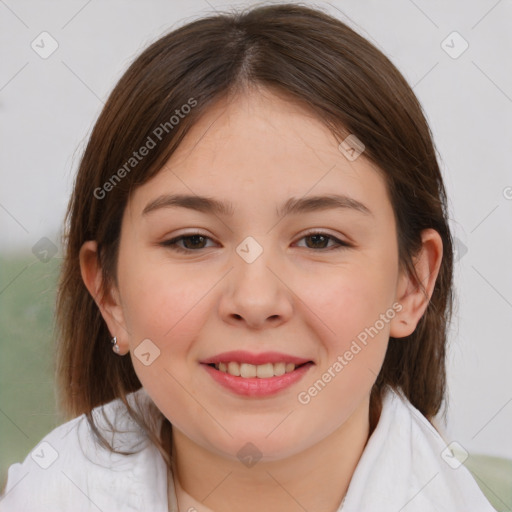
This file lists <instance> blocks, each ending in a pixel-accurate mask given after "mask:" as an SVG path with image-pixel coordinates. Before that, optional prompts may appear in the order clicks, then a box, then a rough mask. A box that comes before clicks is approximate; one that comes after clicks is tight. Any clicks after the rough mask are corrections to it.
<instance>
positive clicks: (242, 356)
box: [200, 350, 310, 365]
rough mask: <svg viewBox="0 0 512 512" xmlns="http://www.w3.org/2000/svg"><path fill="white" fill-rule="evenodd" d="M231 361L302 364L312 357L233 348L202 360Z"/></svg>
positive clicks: (207, 361) (209, 362)
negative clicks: (251, 351) (256, 352)
mask: <svg viewBox="0 0 512 512" xmlns="http://www.w3.org/2000/svg"><path fill="white" fill-rule="evenodd" d="M231 361H235V362H237V363H248V364H254V365H258V364H265V363H293V364H295V365H300V364H304V363H307V362H309V361H310V359H304V358H301V357H295V356H291V355H289V354H283V353H281V352H260V353H259V354H251V353H250V352H245V351H244V350H233V351H231V352H223V353H222V354H218V355H216V356H213V357H210V358H208V359H205V360H204V361H200V362H201V363H203V364H212V363H229V362H231Z"/></svg>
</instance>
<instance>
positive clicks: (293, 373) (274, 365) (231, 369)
mask: <svg viewBox="0 0 512 512" xmlns="http://www.w3.org/2000/svg"><path fill="white" fill-rule="evenodd" d="M314 365H315V363H314V362H313V361H311V360H308V359H304V358H299V357H294V356H290V355H287V354H281V353H277V352H265V353H260V354H251V353H249V352H242V351H234V352H226V353H224V354H219V355H217V356H214V357H212V358H209V359H207V360H204V361H201V366H202V367H203V368H204V369H205V370H206V371H207V373H208V374H209V375H210V377H211V378H212V379H213V380H214V381H215V382H217V383H218V384H220V385H221V386H222V387H223V388H224V389H227V390H229V391H230V392H233V393H235V394H237V395H242V396H245V397H265V396H269V395H274V394H276V393H278V392H279V391H281V390H284V389H286V388H289V387H290V386H292V385H293V384H295V383H296V382H298V381H299V380H300V379H302V377H303V376H304V375H305V374H306V373H307V371H308V370H309V369H310V368H311V367H312V366H314Z"/></svg>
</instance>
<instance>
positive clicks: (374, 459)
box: [0, 5, 493, 512]
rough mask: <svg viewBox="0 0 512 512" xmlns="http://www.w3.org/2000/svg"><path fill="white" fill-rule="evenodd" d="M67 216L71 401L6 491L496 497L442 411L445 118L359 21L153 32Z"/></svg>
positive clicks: (166, 499)
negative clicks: (441, 127) (434, 119)
mask: <svg viewBox="0 0 512 512" xmlns="http://www.w3.org/2000/svg"><path fill="white" fill-rule="evenodd" d="M67 220H68V223H67V237H66V240H65V244H66V256H65V259H64V263H63V268H62V278H61V281H60V288H59V300H58V319H59V321H60V326H61V336H60V344H59V349H58V379H59V380H58V383H59V389H60V390H61V396H62V406H63V408H64V409H65V410H66V411H67V412H68V414H69V417H70V418H73V419H70V421H69V422H67V423H65V424H64V425H62V426H60V427H58V428H56V429H55V430H54V431H52V432H51V433H50V434H48V435H47V436H46V437H45V438H44V439H43V440H42V442H41V443H39V444H38V445H37V446H36V447H35V448H34V450H33V451H32V452H31V454H30V455H29V456H27V458H26V459H25V461H24V462H23V463H21V464H14V465H13V466H11V468H10V470H9V475H8V482H7V487H6V489H5V491H4V495H3V499H2V501H0V509H1V510H5V511H22V510H30V511H32V512H34V511H43V510H52V511H55V510H73V511H85V510H103V511H109V512H113V511H121V510H122V511H127V510H151V511H158V512H162V511H167V510H173V511H177V510H180V511H194V510H196V511H215V512H224V511H228V510H229V511H233V510H244V511H248V512H255V511H257V510H258V511H259V510H266V511H269V512H274V511H277V510H279V511H282V510H286V511H292V512H293V511H304V510H308V511H310V512H334V511H337V510H343V512H347V511H350V512H365V511H371V512H373V511H376V510H378V511H380V512H382V511H390V512H391V511H393V512H398V511H403V512H406V511H409V512H410V511H429V512H430V511H433V510H438V511H441V510H443V511H462V510H464V511H465V512H469V511H478V512H485V511H491V510H493V509H492V507H491V506H490V505H489V504H488V503H487V501H486V499H485V498H484V497H483V495H482V493H481V492H480V490H479V488H478V486H477V485H476V483H475V482H474V481H473V479H472V478H471V476H470V474H469V473H468V471H467V470H466V469H465V468H464V467H463V466H462V467H459V468H458V469H456V470H455V469H453V468H452V467H451V466H450V465H449V464H447V463H446V462H445V459H446V454H447V453H448V455H449V456H450V455H451V453H450V452H449V448H447V447H446V443H445V442H444V441H443V439H442V438H441V436H440V435H439V434H438V433H437V431H436V430H435V428H434V427H433V426H432V425H431V423H430V420H432V419H433V418H434V416H435V415H436V413H437V412H438V411H439V410H440V407H441V406H442V403H443V400H444V395H445V363H444V361H445V342H446V331H447V325H448V322H449V320H450V312H451V301H452V258H453V255H452V241H451V235H450V231H449V227H448V223H447V211H446V197H445V189H444V185H443V181H442V177H441V174H440V171H439V167H438V163H437V160H436V154H435V150H434V146H433V142H432V139H431V134H430V131H429V128H428V126H427V123H426V121H425V118H424V116H423V113H422V110H421V107H420V105H419V103H418V101H417V99H416V97H415V96H414V94H413V92H412V90H411V88H410V87H409V86H408V84H407V83H406V81H405V80H404V78H403V77H402V75H401V74H400V73H399V72H398V70H397V69H396V68H395V67H394V66H393V64H392V63H391V62H390V61H389V60H388V59H387V58H386V57H385V56H384V55H383V54H382V53H381V52H380V51H378V50H377V49H376V48H375V47H374V46H372V45H371V44H370V43H369V42H368V41H366V40H365V39H363V38H362V37H361V36H359V35H358V34H356V33H355V32H354V31H353V30H351V29H350V28H349V27H347V26H346V25H345V24H343V23H342V22H340V21H339V20H337V19H334V18H332V17H330V16H328V15H326V14H324V13H322V12H319V11H317V10H313V9H310V8H306V7H301V6H297V5H275V6H267V7H259V8H254V9H251V10H248V11H247V12H244V13H237V14H230V15H215V16H211V17H208V18H204V19H200V20H198V21H194V22H192V23H189V24H187V25H185V26H183V27H181V28H179V29H177V30H175V31H173V32H171V33H169V34H168V35H165V36H164V37H162V38H161V39H159V40H158V41H156V42H155V43H154V44H152V45H151V46H150V47H149V48H147V49H146V50H145V51H144V52H143V53H142V54H141V55H140V56H139V57H138V58H137V59H136V60H135V62H134V63H133V64H132V65H131V66H130V68H129V69H128V70H127V72H126V73H125V74H124V76H123V77H122V78H121V80H120V81H119V83H118V84H117V86H116V87H115V89H114V91H113V92H112V94H111V96H110V98H109V100H108V101H107V103H106V105H105V108H104V109H103V112H102V113H101V115H100V117H99V119H98V121H97V123H96V126H95V128H94V131H93V133H92V135H91V138H90V140H89V143H88V145H87V148H86V150H85V153H84V155H83V158H82V160H81V164H80V168H79V170H78V175H77V178H76V182H75V186H74V191H73V195H72V198H71V201H70V205H69V210H68V218H67ZM111 342H112V347H111ZM111 348H113V349H114V350H113V351H112V349H111ZM447 450H448V451H447ZM452 466H454V465H452Z"/></svg>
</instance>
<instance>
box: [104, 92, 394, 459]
mask: <svg viewBox="0 0 512 512" xmlns="http://www.w3.org/2000/svg"><path fill="white" fill-rule="evenodd" d="M338 146H339V142H338V141H337V140H336V139H335V137H334V136H333V135H332V134H331V132H330V131H329V130H328V129H327V128H326V127H325V126H324V125H323V124H322V123H321V122H320V121H319V120H318V119H317V118H316V117H314V116H313V115H312V114H311V113H310V112H308V111H307V110H305V109H303V108H302V107H300V106H298V105H297V104H294V103H292V102H289V101H286V100H285V99H284V98H280V97H278V96H275V95H273V94H271V93H270V92H268V91H261V90H260V91H252V92H248V93H247V94H245V95H244V96H241V97H239V98H237V99H236V100H234V101H232V102H231V103H224V102H222V103H218V104H217V105H216V106H215V107H212V108H211V109H210V110H209V112H208V113H207V114H206V115H205V116H204V117H203V118H202V119H201V120H200V121H199V122H198V123H197V124H196V125H194V127H193V129H192V130H191V131H190V132H189V133H188V134H187V136H186V138H185V139H184V140H183V142H182V143H181V145H180V147H179V148H178V150H177V151H176V152H175V153H174V154H173V156H172V157H171V158H170V160H169V161H168V162H167V163H166V165H165V166H164V168H162V170H161V171H160V172H159V173H158V174H157V175H156V176H155V177H154V178H153V179H151V180H150V181H148V182H147V183H146V184H144V185H143V186H141V187H139V188H138V189H137V190H136V191H135V193H134V194H133V196H132V197H131V199H130V201H129V203H128V205H127V208H126V210H125V213H124V218H123V222H122V230H121V239H120V251H119V260H118V288H117V289H116V297H117V300H118V304H119V305H118V306H117V309H115V311H114V316H115V317H116V319H117V320H116V321H117V322H118V326H117V330H114V331H113V333H114V334H116V336H117V337H118V340H119V343H120V345H121V348H122V349H125V350H126V351H128V349H129V350H130V357H131V358H132V361H133V365H134V368H135V371H136V372H137V375H138V377H139V379H140V381H141V382H142V384H143V386H144V387H145V388H146V390H147V392H148V393H149V395H150V396H151V397H152V399H153V400H154V402H155V403H156V405H157V406H158V407H159V409H160V410H161V411H162V413H163V414H164V415H165V416H166V417H167V418H168V419H169V420H170V422H171V423H172V424H173V426H174V428H175V429H178V430H179V431H180V432H182V433H183V434H184V435H185V436H186V437H187V438H188V439H189V440H191V441H192V442H194V443H196V444H197V445H200V446H202V447H204V448H206V449H208V450H210V451H211V452H214V453H217V454H221V455H223V456H226V457H230V458H235V457H237V452H238V451H239V450H240V449H241V448H242V447H243V446H244V445H246V443H248V442H252V443H253V444H254V445H255V446H256V447H257V448H258V450H259V451H260V452H261V453H262V454H263V456H264V457H267V458H268V459H279V458H283V457H287V456H290V455H293V454H296V453H298V452H301V451H303V450H306V449H307V448H309V447H311V446H312V445H314V444H315V443H317V442H319V441H321V440H323V439H326V438H328V437H329V436H330V435H331V434H334V433H335V432H337V431H340V430H341V429H343V428H345V426H346V425H347V424H348V423H349V421H350V418H351V417H353V416H354V414H356V413H357V412H358V411H359V413H360V414H359V413H358V414H359V415H360V417H367V414H368V403H369V402H368V400H369V393H370V390H371V387H372V385H373V383H374V381H375V379H376V376H377V374H378V373H379V370H380V367H381V365H382V362H383V358H384V355H385V352H386V347H387V343H388V339H389V335H390V329H392V325H393V322H395V321H396V318H395V319H393V318H394V317H395V315H396V314H397V312H398V311H399V309H400V306H399V305H398V306H397V297H398V296H399V290H398V288H399V283H400V275H399V266H398V247H397V233H396V230H395V219H394V214H393V209H392V205H391V203H390V201H389V198H388V194H387V191H386V186H385V182H384V179H383V177H382V175H381V174H380V173H379V171H378V170H377V169H376V168H375V167H374V166H373V165H372V164H371V163H370V162H369V161H367V160H366V159H365V158H364V153H363V154H361V155H360V156H359V157H358V158H357V159H355V160H351V159H349V158H347V156H346V154H345V153H344V152H342V151H341V150H340V149H339V147H338ZM176 195H183V196H185V195H186V196H192V197H191V199H189V200H181V201H179V200H176V198H174V199H173V198H172V197H171V196H176ZM334 195H337V196H340V197H338V204H335V202H334V201H331V202H328V201H326V200H321V199H319V200H317V201H315V202H311V201H310V200H311V199H312V198H313V197H315V198H316V197H318V198H321V197H325V196H330V197H331V198H332V197H333V196H334ZM200 197H207V198H209V199H211V200H215V201H218V202H220V203H223V204H224V205H225V207H224V209H217V210H215V209H212V208H211V207H209V206H208V205H209V203H208V202H206V201H200V200H199V198H200ZM290 200H292V201H291V202H290ZM308 201H309V202H308ZM287 205H288V206H290V205H292V206H294V207H292V208H288V209H286V206H287ZM210 206H211V205H210ZM301 206H302V207H301ZM277 212H279V214H278V213H277ZM114 329H115V328H114ZM228 352H236V353H234V354H226V353H228ZM219 363H224V364H225V367H223V366H222V365H220V364H219ZM242 363H243V364H242ZM251 363H252V364H251ZM269 363H276V364H269ZM287 363H288V364H287ZM304 363H305V364H304ZM294 364H295V366H294ZM226 369H228V370H229V371H230V372H231V373H233V374H234V375H231V374H228V373H225V370H226ZM238 371H241V372H242V375H241V376H236V373H237V372H238ZM282 372H285V373H284V375H280V374H281V373H282ZM255 373H256V376H254V374H255ZM361 411H362V413H361Z"/></svg>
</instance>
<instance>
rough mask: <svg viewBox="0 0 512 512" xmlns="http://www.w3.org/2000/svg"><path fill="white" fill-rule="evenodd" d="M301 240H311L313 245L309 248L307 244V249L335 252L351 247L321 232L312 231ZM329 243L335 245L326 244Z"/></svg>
mask: <svg viewBox="0 0 512 512" xmlns="http://www.w3.org/2000/svg"><path fill="white" fill-rule="evenodd" d="M300 240H310V241H311V245H312V246H309V245H308V244H307V242H306V249H320V250H321V249H326V250H334V249H341V248H343V247H351V245H350V244H348V243H347V242H344V241H342V240H339V239H338V238H336V237H334V236H332V235H329V234H327V233H323V232H321V231H310V232H309V233H307V234H306V235H304V236H303V237H302V238H301V239H300ZM329 241H332V242H334V245H333V246H332V245H331V246H330V247H329V246H328V245H326V244H328V243H329Z"/></svg>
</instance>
